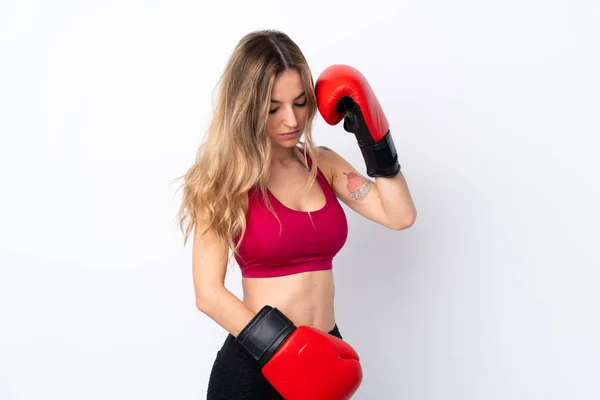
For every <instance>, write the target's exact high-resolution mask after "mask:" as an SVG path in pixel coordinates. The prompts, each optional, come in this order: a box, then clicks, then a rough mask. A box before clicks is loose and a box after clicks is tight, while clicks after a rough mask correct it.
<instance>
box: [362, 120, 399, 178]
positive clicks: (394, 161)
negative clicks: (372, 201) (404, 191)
mask: <svg viewBox="0 0 600 400" xmlns="http://www.w3.org/2000/svg"><path fill="white" fill-rule="evenodd" d="M358 146H359V148H360V151H361V153H362V155H363V159H364V160H365V164H366V167H367V175H368V176H370V177H372V178H375V177H383V178H392V177H394V176H396V175H398V173H399V172H400V163H399V162H398V154H397V152H396V146H395V145H394V140H393V139H392V135H391V134H390V131H388V132H387V133H386V134H385V136H384V137H383V138H382V139H381V140H380V141H379V142H377V143H365V142H361V141H358Z"/></svg>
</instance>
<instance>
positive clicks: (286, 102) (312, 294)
mask: <svg viewBox="0 0 600 400" xmlns="http://www.w3.org/2000/svg"><path fill="white" fill-rule="evenodd" d="M334 78H335V77H334ZM324 82H325V81H324ZM328 82H330V81H328ZM329 90H331V89H324V91H323V95H324V96H325V97H329V98H331V96H329V95H330V94H331V93H328V91H329ZM318 94H319V93H318V92H316V91H315V86H314V84H313V80H312V76H311V72H310V70H309V67H308V65H307V62H306V60H305V58H304V56H303V54H302V52H301V51H300V49H299V48H298V46H297V45H296V44H295V43H294V42H293V41H292V40H291V39H290V38H289V37H288V36H287V35H285V34H284V33H281V32H277V31H257V32H252V33H250V34H248V35H246V36H245V37H244V38H242V40H241V41H240V42H239V43H238V45H237V47H236V48H235V50H234V51H233V54H232V56H231V58H230V60H229V62H228V64H227V66H226V69H225V71H224V74H223V76H222V78H221V86H220V93H219V97H218V103H217V105H216V110H215V115H214V119H213V121H212V124H211V125H210V128H209V130H208V132H207V134H206V136H205V139H204V141H203V143H202V145H201V146H200V149H199V150H198V154H197V158H196V162H195V163H194V165H193V166H192V167H191V168H190V169H189V170H188V171H187V173H186V175H185V176H184V194H183V202H182V205H181V209H180V213H179V217H180V223H181V227H182V229H183V232H184V236H185V240H186V241H187V239H188V238H189V236H190V235H191V233H192V231H193V232H194V235H193V241H194V244H193V281H194V290H195V293H196V299H197V302H196V304H197V307H198V309H199V310H200V311H201V312H203V313H205V314H206V315H207V316H209V317H210V318H211V319H213V320H214V321H215V322H216V323H217V324H219V325H220V326H221V327H223V328H224V329H225V330H226V331H227V333H228V335H227V338H226V340H225V343H224V344H223V347H222V348H221V350H220V351H219V352H218V353H217V357H216V360H215V362H214V365H213V369H212V373H211V376H210V380H209V385H208V399H209V400H212V399H228V400H232V399H280V398H283V397H282V396H281V393H278V390H276V389H275V388H274V386H273V379H271V381H269V380H268V379H266V378H265V375H264V374H263V372H264V370H262V371H261V367H262V366H263V362H259V360H258V358H259V356H257V355H256V354H252V351H249V349H248V347H247V345H246V344H247V343H249V341H248V340H241V339H240V337H241V336H243V337H244V338H246V339H247V338H248V337H249V335H252V334H256V332H257V331H260V329H256V328H257V326H258V327H263V328H264V326H265V325H264V324H268V323H273V321H272V318H271V321H270V322H266V321H267V320H269V319H270V316H271V317H272V316H274V315H275V316H276V317H277V318H278V321H280V322H281V321H284V320H285V321H288V322H287V325H286V323H285V322H281V323H282V324H284V325H282V326H284V328H285V329H288V328H290V327H291V329H292V330H293V329H295V327H310V329H312V331H308V330H307V331H306V332H313V333H314V332H315V331H316V332H324V333H325V332H326V333H328V334H329V335H327V334H324V335H323V336H326V337H327V338H333V337H335V338H336V339H332V340H336V341H337V340H338V339H342V336H341V334H340V332H339V330H338V327H337V325H336V320H335V314H334V281H333V274H332V259H333V257H334V256H335V254H336V253H337V252H338V251H339V250H340V249H341V248H342V246H343V244H344V242H345V241H346V235H347V224H346V217H345V214H344V210H343V209H342V207H341V205H340V203H339V200H341V201H342V202H344V203H345V204H347V205H348V206H349V208H351V209H352V210H354V211H355V212H357V213H359V214H360V215H362V216H364V217H365V218H367V219H369V220H371V221H374V222H376V223H379V224H381V225H383V226H386V227H389V228H391V229H395V230H401V229H406V228H408V227H410V226H411V225H412V224H413V222H414V220H415V217H416V209H415V206H414V204H413V201H412V199H411V196H410V193H409V190H408V187H407V184H406V181H405V179H404V177H403V175H402V173H401V172H400V171H399V168H400V167H399V164H398V162H397V158H396V157H395V150H394V148H393V143H392V142H391V137H390V136H389V135H387V136H385V140H383V141H382V142H381V143H382V144H385V146H384V152H383V153H385V152H387V153H385V154H383V153H382V152H381V151H379V150H376V151H375V152H373V148H374V147H373V143H374V141H376V140H380V139H381V137H375V136H376V134H375V136H373V140H371V141H369V140H366V139H365V138H364V137H363V138H362V139H361V136H360V135H364V134H365V132H366V131H367V128H368V127H367V125H366V124H365V119H366V120H367V122H368V123H369V124H370V125H369V127H370V128H371V130H373V127H372V119H373V118H371V117H372V115H371V116H370V115H369V114H370V113H371V111H369V110H365V109H362V110H361V109H360V108H352V107H355V106H357V104H356V103H355V102H352V101H351V100H350V102H348V101H347V100H349V98H346V99H345V100H343V101H340V102H339V103H340V104H342V103H344V104H345V107H346V109H345V110H343V113H344V115H345V116H346V120H345V123H344V128H345V129H346V130H348V131H350V132H353V133H355V134H356V135H357V139H358V141H359V145H360V146H361V151H363V154H364V155H365V160H366V162H367V171H368V173H369V175H370V176H376V180H375V181H372V180H370V179H368V178H365V177H363V176H361V175H360V174H359V173H358V172H357V171H356V169H355V168H353V167H352V166H351V165H350V164H349V163H348V162H347V161H346V160H344V158H342V157H341V156H340V155H339V154H337V153H336V152H335V151H333V150H330V149H327V148H325V147H317V146H316V145H315V144H314V142H313V138H312V123H313V120H314V117H315V115H316V111H317V107H319V109H321V107H322V109H321V112H322V113H323V112H324V111H326V112H329V117H326V120H327V121H328V122H329V123H337V122H336V121H332V120H331V119H332V118H333V119H335V118H336V117H335V115H333V114H332V112H333V111H332V110H329V111H327V108H328V107H329V108H331V107H333V108H335V104H333V105H331V104H329V105H328V104H326V103H327V101H328V100H327V99H324V100H323V101H322V104H317V95H318ZM355 100H356V99H355ZM329 101H331V99H330V100H329ZM369 104H371V105H373V104H375V106H376V107H378V104H376V100H375V102H373V99H372V98H371V99H370V103H369ZM363 108H364V106H363ZM361 112H362V113H361ZM363 114H366V115H363ZM381 114H382V112H381ZM332 115H333V116H332ZM324 117H325V115H324ZM365 117H366V118H365ZM378 117H379V120H380V122H381V121H384V122H385V123H387V121H385V116H383V117H382V115H379V116H378ZM328 118H329V119H328ZM338 121H339V118H338ZM380 128H381V127H380ZM384 130H385V128H384ZM384 133H387V132H384ZM371 135H373V133H372V132H371ZM380 136H382V135H380ZM302 137H304V141H301V138H302ZM372 142H373V143H372ZM380 147H381V146H380ZM378 151H379V153H377V152H378ZM380 153H381V154H380ZM382 154H383V155H382ZM378 163H379V164H381V163H383V164H385V163H387V165H386V166H385V168H383V169H381V168H379V169H378ZM382 171H383V172H385V173H381V172H382ZM384 176H385V177H384ZM230 250H231V254H232V255H233V256H234V257H235V259H236V261H237V263H238V265H239V266H240V269H241V272H242V286H243V299H241V300H240V299H238V298H237V297H236V296H235V295H234V294H232V293H231V292H229V291H228V290H227V289H226V288H225V286H224V280H225V274H226V269H227V264H228V261H229V254H230ZM267 309H268V310H267ZM275 312H276V314H273V313H275ZM286 318H287V319H286ZM261 324H262V325H261ZM266 330H267V331H269V330H273V329H272V326H271V327H269V326H267V329H266ZM263 331H264V329H263ZM286 332H287V333H285V335H286V336H285V338H287V337H288V336H287V335H289V334H290V331H289V330H286ZM251 339H252V340H253V341H254V342H256V341H257V338H256V337H255V338H251ZM259 339H260V338H259ZM272 339H273V338H272V337H271V338H269V340H272ZM302 340H304V339H302ZM306 340H312V339H306ZM318 340H327V339H323V338H321V337H319V339H318ZM281 341H283V339H282V340H280V342H281ZM336 343H339V342H336ZM263 350H264V351H263V352H262V353H261V354H264V353H266V352H268V351H267V350H265V349H263ZM270 356H272V354H270V355H269V357H270ZM263 361H264V360H263ZM286 362H287V361H286ZM289 363H292V364H293V363H295V361H290V362H289ZM306 369H310V368H306ZM305 385H307V383H305ZM292 390H300V389H292Z"/></svg>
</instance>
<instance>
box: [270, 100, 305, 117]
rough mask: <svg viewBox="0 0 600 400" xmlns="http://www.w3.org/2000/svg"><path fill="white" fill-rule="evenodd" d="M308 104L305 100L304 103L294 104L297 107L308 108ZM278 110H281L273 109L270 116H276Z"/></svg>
mask: <svg viewBox="0 0 600 400" xmlns="http://www.w3.org/2000/svg"><path fill="white" fill-rule="evenodd" d="M306 103H307V101H306V100H304V101H303V102H302V103H296V104H294V105H295V106H296V107H306ZM277 110H279V107H277V108H275V109H273V110H269V114H275V113H276V112H277Z"/></svg>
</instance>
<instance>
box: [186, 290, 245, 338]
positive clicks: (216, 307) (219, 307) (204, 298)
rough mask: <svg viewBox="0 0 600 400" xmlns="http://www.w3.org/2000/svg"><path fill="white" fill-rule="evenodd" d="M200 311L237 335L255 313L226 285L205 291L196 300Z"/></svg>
mask: <svg viewBox="0 0 600 400" xmlns="http://www.w3.org/2000/svg"><path fill="white" fill-rule="evenodd" d="M196 305H197V307H198V309H199V310H200V311H202V312H203V313H204V314H206V315H207V316H208V317H210V318H211V319H212V320H213V321H215V322H216V323H217V324H219V325H220V326H221V327H222V328H223V329H225V330H226V331H227V332H229V333H231V334H232V335H233V336H235V337H237V336H238V335H239V333H240V332H241V331H242V329H244V327H245V326H246V325H247V324H248V322H250V320H251V319H252V318H253V317H254V315H255V314H254V313H253V312H252V311H251V310H250V309H249V308H248V307H246V305H245V304H244V303H243V302H242V301H241V300H240V299H239V298H238V297H237V296H235V295H234V294H233V293H231V292H230V291H229V290H227V289H226V288H225V287H217V288H213V289H210V290H205V291H203V292H202V293H201V294H200V295H198V298H197V300H196Z"/></svg>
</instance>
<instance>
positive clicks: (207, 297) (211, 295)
mask: <svg viewBox="0 0 600 400" xmlns="http://www.w3.org/2000/svg"><path fill="white" fill-rule="evenodd" d="M218 292H219V290H218V289H217V288H206V289H199V290H197V291H196V308H197V309H198V310H200V311H201V312H202V313H204V314H208V313H210V310H211V309H212V308H213V305H214V304H215V298H216V296H217V294H218Z"/></svg>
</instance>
